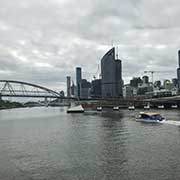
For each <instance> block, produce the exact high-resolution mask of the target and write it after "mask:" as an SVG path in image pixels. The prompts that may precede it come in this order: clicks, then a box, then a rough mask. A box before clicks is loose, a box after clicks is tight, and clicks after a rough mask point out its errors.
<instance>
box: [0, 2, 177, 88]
mask: <svg viewBox="0 0 180 180" xmlns="http://www.w3.org/2000/svg"><path fill="white" fill-rule="evenodd" d="M0 3H1V7H0V15H1V16H0V38H1V41H0V63H1V66H0V76H1V78H2V79H13V80H22V81H26V82H32V83H37V84H41V85H44V86H46V87H49V88H51V89H54V90H57V91H59V90H65V89H66V76H67V75H70V76H71V77H72V79H75V72H74V68H75V67H77V66H80V67H82V68H83V76H84V78H86V79H88V80H91V79H92V78H93V76H94V75H95V73H96V72H97V69H98V64H100V59H101V57H102V55H103V54H104V53H105V52H107V51H108V50H109V49H110V48H111V47H112V44H113V45H114V46H118V51H119V58H120V59H122V65H123V66H122V70H123V71H122V73H123V75H122V77H123V80H124V81H125V83H127V82H129V80H130V79H131V78H132V77H133V76H134V77H136V76H143V75H144V73H143V72H144V70H158V71H169V73H167V74H164V73H163V74H155V76H154V78H155V80H156V79H161V80H163V79H164V76H166V79H172V78H174V77H176V69H177V67H178V58H177V57H178V55H177V52H178V50H179V49H180V45H179V41H180V39H179V37H178V36H179V33H180V23H179V22H178V21H177V19H178V17H179V12H180V6H179V5H180V2H179V1H178V0H173V1H172V0H163V1H162V0H156V1H154V0H153V1H150V2H147V1H145V0H141V1H135V2H134V1H132V0H127V1H123V0H121V1H119V0H113V1H111V2H109V1H106V0H101V1H98V2H97V1H95V0H94V1H88V2H84V1H82V0H79V1H78V3H77V2H76V1H73V0H66V1H64V0H47V1H46V3H44V1H42V0H38V1H37V0H25V1H23V2H19V1H18V0H14V1H10V0H7V1H3V0H0ZM159 9H161V11H159ZM164 17H166V18H164Z"/></svg>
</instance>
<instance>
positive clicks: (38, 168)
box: [0, 107, 180, 180]
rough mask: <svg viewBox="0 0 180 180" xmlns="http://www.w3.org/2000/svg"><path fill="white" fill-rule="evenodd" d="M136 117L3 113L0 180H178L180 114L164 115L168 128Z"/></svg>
mask: <svg viewBox="0 0 180 180" xmlns="http://www.w3.org/2000/svg"><path fill="white" fill-rule="evenodd" d="M138 112H139V110H136V111H128V110H120V111H119V112H113V111H104V112H93V111H89V112H85V113H84V114H66V109H65V108H59V107H58V108H52V107H48V108H47V107H43V108H42V107H41V108H40V107H39V108H24V109H11V110H2V111H0V180H176V179H177V180H179V179H180V128H179V127H180V111H179V110H160V112H161V113H162V115H163V116H165V117H166V118H167V120H168V121H167V122H166V123H165V124H151V123H150V124H147V123H140V122H136V121H135V118H134V116H135V114H137V113H138Z"/></svg>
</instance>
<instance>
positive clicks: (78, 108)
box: [67, 105, 84, 113]
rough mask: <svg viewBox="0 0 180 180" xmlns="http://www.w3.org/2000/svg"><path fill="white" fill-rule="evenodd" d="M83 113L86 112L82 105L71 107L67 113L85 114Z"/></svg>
mask: <svg viewBox="0 0 180 180" xmlns="http://www.w3.org/2000/svg"><path fill="white" fill-rule="evenodd" d="M83 112H84V108H83V107H82V105H78V106H74V107H70V108H69V109H68V110H67V113H83Z"/></svg>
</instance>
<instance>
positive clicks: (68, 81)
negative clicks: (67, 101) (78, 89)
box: [66, 76, 71, 97]
mask: <svg viewBox="0 0 180 180" xmlns="http://www.w3.org/2000/svg"><path fill="white" fill-rule="evenodd" d="M66 80H67V81H66V83H67V97H70V96H71V77H70V76H67V77H66Z"/></svg>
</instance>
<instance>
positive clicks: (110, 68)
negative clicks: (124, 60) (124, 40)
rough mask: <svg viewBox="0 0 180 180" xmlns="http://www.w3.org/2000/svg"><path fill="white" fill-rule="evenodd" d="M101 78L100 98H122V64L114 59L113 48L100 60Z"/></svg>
mask: <svg viewBox="0 0 180 180" xmlns="http://www.w3.org/2000/svg"><path fill="white" fill-rule="evenodd" d="M101 76H102V81H101V92H102V98H110V97H122V64H121V60H119V59H115V48H112V49H110V50H109V51H108V52H107V53H106V54H105V55H104V56H103V58H102V59H101Z"/></svg>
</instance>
